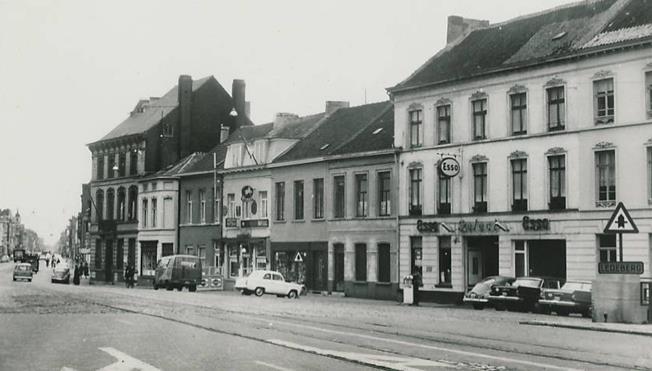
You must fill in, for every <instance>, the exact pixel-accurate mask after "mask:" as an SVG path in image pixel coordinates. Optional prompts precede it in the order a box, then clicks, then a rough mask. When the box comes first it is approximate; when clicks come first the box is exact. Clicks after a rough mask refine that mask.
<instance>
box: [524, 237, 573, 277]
mask: <svg viewBox="0 0 652 371" xmlns="http://www.w3.org/2000/svg"><path fill="white" fill-rule="evenodd" d="M527 245H528V255H529V259H528V260H529V263H530V267H529V273H528V275H529V276H549V277H557V278H564V279H565V278H566V241H565V240H534V241H528V242H527Z"/></svg>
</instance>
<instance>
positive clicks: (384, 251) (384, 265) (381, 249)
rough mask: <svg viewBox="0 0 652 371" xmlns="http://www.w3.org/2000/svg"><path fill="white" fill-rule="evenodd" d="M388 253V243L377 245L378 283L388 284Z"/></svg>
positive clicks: (389, 265) (389, 266)
mask: <svg viewBox="0 0 652 371" xmlns="http://www.w3.org/2000/svg"><path fill="white" fill-rule="evenodd" d="M390 269H391V264H390V252H389V244H388V243H379V244H378V282H390Z"/></svg>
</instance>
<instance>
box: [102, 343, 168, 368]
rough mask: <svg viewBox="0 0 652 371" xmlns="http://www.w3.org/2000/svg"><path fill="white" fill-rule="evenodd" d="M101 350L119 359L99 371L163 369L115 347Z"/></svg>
mask: <svg viewBox="0 0 652 371" xmlns="http://www.w3.org/2000/svg"><path fill="white" fill-rule="evenodd" d="M100 350H101V351H103V352H106V353H109V354H110V355H112V356H113V357H114V358H117V359H118V360H117V361H116V362H114V363H112V364H110V365H108V366H106V367H102V368H101V369H99V370H98V371H131V370H140V371H161V370H160V369H158V368H156V367H154V366H152V365H150V364H149V363H145V362H143V361H141V360H139V359H136V358H134V357H132V356H130V355H128V354H126V353H123V352H121V351H119V350H117V349H114V348H100Z"/></svg>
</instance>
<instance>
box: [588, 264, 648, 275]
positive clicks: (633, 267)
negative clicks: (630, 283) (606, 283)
mask: <svg viewBox="0 0 652 371" xmlns="http://www.w3.org/2000/svg"><path fill="white" fill-rule="evenodd" d="M598 273H600V274H643V262H600V263H598Z"/></svg>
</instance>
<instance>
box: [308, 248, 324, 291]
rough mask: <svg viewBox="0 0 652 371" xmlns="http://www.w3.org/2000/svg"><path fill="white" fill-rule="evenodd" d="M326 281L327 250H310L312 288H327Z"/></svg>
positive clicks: (320, 289)
mask: <svg viewBox="0 0 652 371" xmlns="http://www.w3.org/2000/svg"><path fill="white" fill-rule="evenodd" d="M327 282H328V252H327V251H313V252H312V283H313V285H312V287H311V289H312V290H319V291H325V290H327V289H328V288H327Z"/></svg>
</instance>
